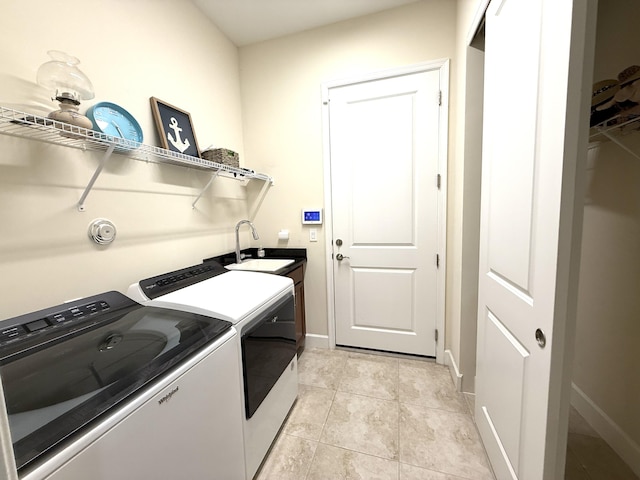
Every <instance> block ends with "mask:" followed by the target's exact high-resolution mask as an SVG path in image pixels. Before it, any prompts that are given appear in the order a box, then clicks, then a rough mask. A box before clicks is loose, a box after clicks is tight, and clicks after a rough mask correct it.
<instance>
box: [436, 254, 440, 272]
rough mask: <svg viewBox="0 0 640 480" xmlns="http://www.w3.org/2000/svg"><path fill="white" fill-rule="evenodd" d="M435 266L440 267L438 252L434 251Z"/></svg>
mask: <svg viewBox="0 0 640 480" xmlns="http://www.w3.org/2000/svg"><path fill="white" fill-rule="evenodd" d="M436 268H440V254H438V253H436Z"/></svg>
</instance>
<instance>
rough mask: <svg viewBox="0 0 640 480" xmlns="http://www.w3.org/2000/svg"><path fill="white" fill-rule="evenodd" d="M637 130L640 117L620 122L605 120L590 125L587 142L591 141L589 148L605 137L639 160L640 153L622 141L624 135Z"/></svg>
mask: <svg viewBox="0 0 640 480" xmlns="http://www.w3.org/2000/svg"><path fill="white" fill-rule="evenodd" d="M638 130H640V117H633V118H631V119H629V120H626V121H624V122H620V123H613V122H612V120H607V121H605V122H602V123H600V124H598V125H595V126H593V127H591V133H590V135H589V142H590V143H591V142H593V143H591V145H590V148H592V147H595V146H597V144H598V142H600V141H602V140H605V139H606V140H610V141H611V142H613V143H614V144H616V145H617V146H618V147H620V148H621V149H622V150H624V151H625V152H627V153H628V154H629V155H631V156H633V157H634V158H636V159H638V160H640V153H638V152H636V151H635V150H633V149H631V148H630V147H629V146H628V145H627V144H626V142H624V141H623V137H624V136H625V135H628V134H630V133H633V132H637V131H638Z"/></svg>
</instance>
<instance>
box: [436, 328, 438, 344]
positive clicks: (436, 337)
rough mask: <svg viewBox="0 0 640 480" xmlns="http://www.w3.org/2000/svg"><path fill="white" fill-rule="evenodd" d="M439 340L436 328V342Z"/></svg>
mask: <svg viewBox="0 0 640 480" xmlns="http://www.w3.org/2000/svg"><path fill="white" fill-rule="evenodd" d="M437 342H438V329H437V328H436V343H437Z"/></svg>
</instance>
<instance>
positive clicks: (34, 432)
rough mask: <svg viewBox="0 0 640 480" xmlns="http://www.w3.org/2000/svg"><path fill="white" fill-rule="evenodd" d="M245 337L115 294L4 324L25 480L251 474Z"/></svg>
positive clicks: (12, 422)
mask: <svg viewBox="0 0 640 480" xmlns="http://www.w3.org/2000/svg"><path fill="white" fill-rule="evenodd" d="M237 338H238V334H237V332H236V331H235V329H234V328H233V327H232V326H231V323H230V322H227V321H224V320H221V319H216V318H212V317H210V316H203V315H198V314H194V313H189V312H184V311H182V312H181V311H175V310H169V309H162V308H158V307H155V306H142V305H140V304H138V303H136V302H134V301H132V300H131V299H129V298H127V297H126V296H124V295H122V294H121V293H118V292H106V293H103V294H100V295H96V296H93V297H88V298H85V299H80V300H75V301H73V302H71V303H67V304H62V305H58V306H55V307H51V308H48V309H44V310H40V311H38V312H33V313H30V314H26V315H22V316H20V317H16V318H13V319H9V320H5V321H3V322H0V374H1V375H2V381H3V386H4V395H5V403H6V407H7V413H8V420H9V427H10V434H11V440H12V444H13V445H12V446H13V454H14V458H15V464H16V467H17V469H18V473H19V477H20V478H21V479H23V480H42V479H48V480H86V479H88V478H91V479H96V480H128V479H131V480H134V479H142V478H154V479H165V478H167V479H168V478H189V479H197V478H217V479H221V480H227V479H229V480H232V479H235V480H242V479H244V478H246V473H245V458H244V445H243V437H242V422H241V418H240V416H241V402H242V398H241V396H240V391H239V390H240V388H239V381H238V376H239V375H240V363H239V362H238V342H237ZM12 463H13V462H12Z"/></svg>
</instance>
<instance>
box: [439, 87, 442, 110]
mask: <svg viewBox="0 0 640 480" xmlns="http://www.w3.org/2000/svg"><path fill="white" fill-rule="evenodd" d="M438 105H439V106H442V90H438Z"/></svg>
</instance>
